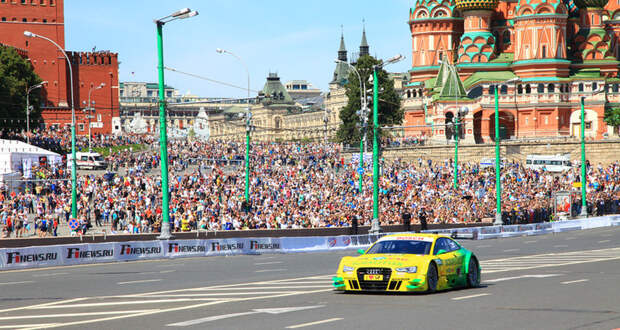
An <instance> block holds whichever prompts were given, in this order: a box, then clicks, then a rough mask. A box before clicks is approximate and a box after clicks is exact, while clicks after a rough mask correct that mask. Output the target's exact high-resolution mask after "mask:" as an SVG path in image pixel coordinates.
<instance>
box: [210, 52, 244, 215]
mask: <svg viewBox="0 0 620 330" xmlns="http://www.w3.org/2000/svg"><path fill="white" fill-rule="evenodd" d="M216 51H217V52H218V53H220V54H228V55H231V56H232V57H234V58H236V59H237V60H238V61H239V62H241V65H243V67H244V68H245V73H246V74H247V76H248V106H247V108H246V113H245V202H246V207H249V205H250V131H251V125H250V123H251V120H252V112H250V70H249V69H248V66H247V65H246V64H245V61H243V59H241V57H239V56H237V55H235V54H234V53H232V52H229V51H227V50H225V49H221V48H218V49H216Z"/></svg>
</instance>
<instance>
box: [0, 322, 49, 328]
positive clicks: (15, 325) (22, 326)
mask: <svg viewBox="0 0 620 330" xmlns="http://www.w3.org/2000/svg"><path fill="white" fill-rule="evenodd" d="M56 324H57V323H47V324H14V325H0V329H20V328H31V327H43V328H46V327H53V326H55V325H56Z"/></svg>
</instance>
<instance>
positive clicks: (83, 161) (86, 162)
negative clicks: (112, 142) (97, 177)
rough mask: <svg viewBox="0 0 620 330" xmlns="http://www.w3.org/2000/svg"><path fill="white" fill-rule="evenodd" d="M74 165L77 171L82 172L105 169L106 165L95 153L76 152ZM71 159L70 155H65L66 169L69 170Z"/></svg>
mask: <svg viewBox="0 0 620 330" xmlns="http://www.w3.org/2000/svg"><path fill="white" fill-rule="evenodd" d="M75 156H76V161H75V165H76V167H77V168H78V169H80V170H82V169H84V170H97V169H106V168H107V167H108V163H107V162H106V161H105V160H104V159H103V156H101V155H100V154H99V153H97V152H76V153H75ZM72 159H73V157H72V156H71V154H68V155H67V168H69V169H71V160H72Z"/></svg>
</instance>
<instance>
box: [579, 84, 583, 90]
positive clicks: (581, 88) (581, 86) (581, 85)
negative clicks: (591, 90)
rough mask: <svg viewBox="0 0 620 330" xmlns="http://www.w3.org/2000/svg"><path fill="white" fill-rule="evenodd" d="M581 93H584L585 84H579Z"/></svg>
mask: <svg viewBox="0 0 620 330" xmlns="http://www.w3.org/2000/svg"><path fill="white" fill-rule="evenodd" d="M579 91H580V92H583V83H579Z"/></svg>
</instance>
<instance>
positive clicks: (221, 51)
mask: <svg viewBox="0 0 620 330" xmlns="http://www.w3.org/2000/svg"><path fill="white" fill-rule="evenodd" d="M215 51H216V52H218V53H220V54H224V53H225V52H226V51H225V50H223V49H222V48H217V49H216V50H215Z"/></svg>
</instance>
